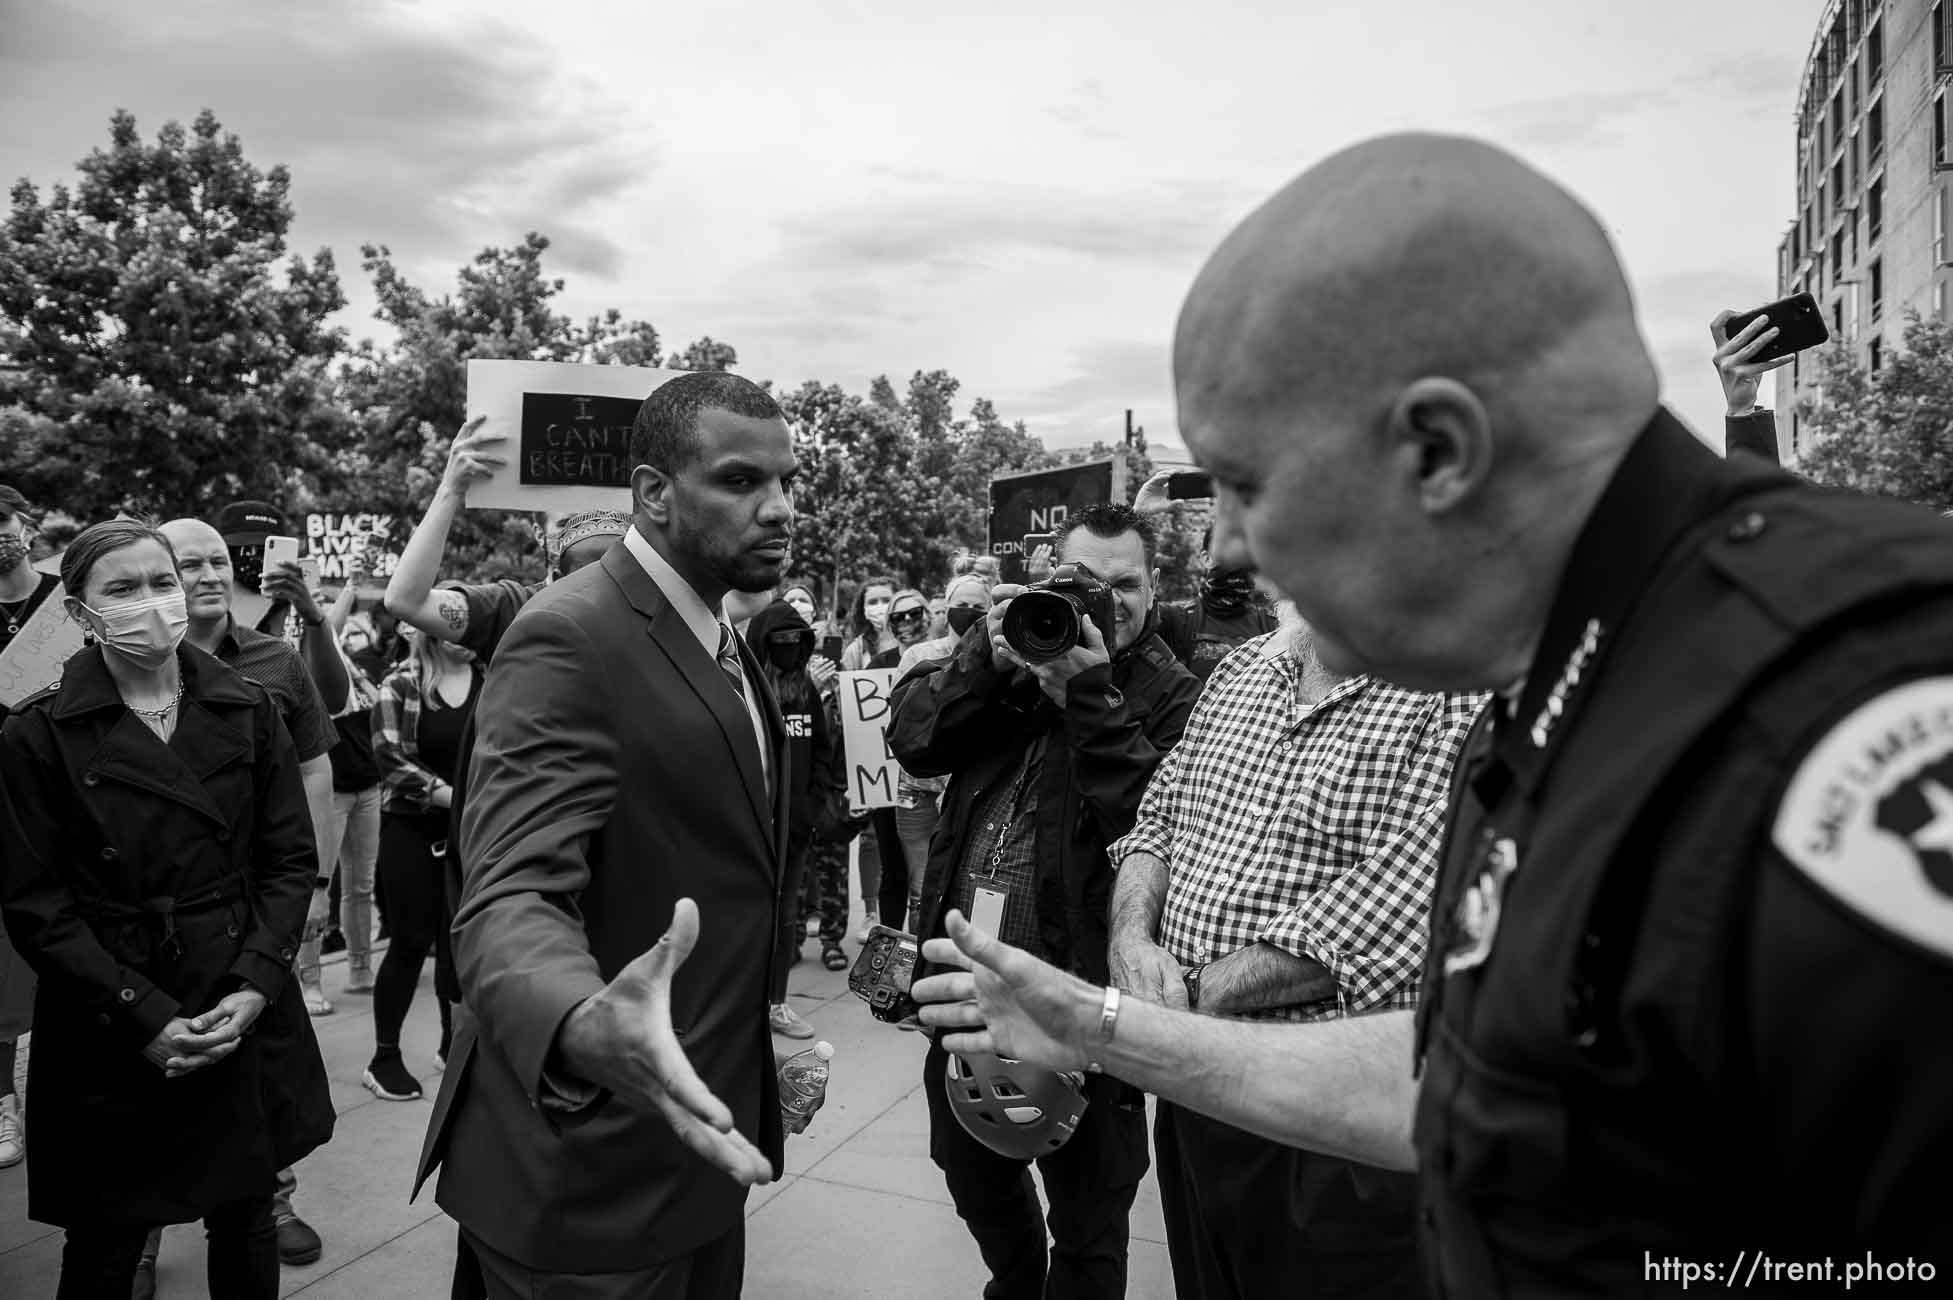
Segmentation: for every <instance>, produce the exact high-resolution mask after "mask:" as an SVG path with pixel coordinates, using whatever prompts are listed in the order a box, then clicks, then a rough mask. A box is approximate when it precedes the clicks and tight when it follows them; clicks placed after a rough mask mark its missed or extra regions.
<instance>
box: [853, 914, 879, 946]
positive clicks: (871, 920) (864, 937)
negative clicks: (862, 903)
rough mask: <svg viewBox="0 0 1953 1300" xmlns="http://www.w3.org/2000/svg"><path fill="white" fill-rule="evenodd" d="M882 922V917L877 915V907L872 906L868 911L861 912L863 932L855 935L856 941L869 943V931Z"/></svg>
mask: <svg viewBox="0 0 1953 1300" xmlns="http://www.w3.org/2000/svg"><path fill="white" fill-rule="evenodd" d="M881 923H882V919H881V917H879V916H877V915H875V909H874V908H872V907H871V908H869V909H868V910H867V911H866V912H863V913H862V914H861V933H860V934H857V935H856V936H855V937H854V941H855V942H856V943H867V942H868V932H869V931H870V930H872V929H874V928H875V927H876V926H878V925H880V924H881Z"/></svg>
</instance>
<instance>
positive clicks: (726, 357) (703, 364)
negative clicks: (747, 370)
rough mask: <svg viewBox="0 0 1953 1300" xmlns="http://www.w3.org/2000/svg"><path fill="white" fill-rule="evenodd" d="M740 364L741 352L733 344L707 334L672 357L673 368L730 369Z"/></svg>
mask: <svg viewBox="0 0 1953 1300" xmlns="http://www.w3.org/2000/svg"><path fill="white" fill-rule="evenodd" d="M738 364H739V353H737V352H735V351H734V350H733V347H732V344H730V343H721V342H719V341H718V340H717V339H715V338H713V337H712V336H711V335H710V334H707V335H706V336H705V337H704V338H702V339H700V340H699V341H698V342H696V343H694V344H692V345H691V346H690V347H688V348H686V349H685V350H684V351H683V352H680V353H679V354H678V355H677V356H675V357H673V358H672V359H671V362H670V365H671V368H672V369H673V370H730V369H732V368H733V367H734V366H736V365H738Z"/></svg>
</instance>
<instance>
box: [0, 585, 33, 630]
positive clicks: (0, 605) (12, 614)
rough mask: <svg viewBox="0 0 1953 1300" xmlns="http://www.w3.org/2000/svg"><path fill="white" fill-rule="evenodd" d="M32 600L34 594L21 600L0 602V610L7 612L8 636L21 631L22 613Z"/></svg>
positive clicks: (30, 593) (29, 594)
mask: <svg viewBox="0 0 1953 1300" xmlns="http://www.w3.org/2000/svg"><path fill="white" fill-rule="evenodd" d="M32 599H34V596H33V593H32V592H29V593H28V594H27V595H26V596H23V597H22V598H21V599H19V600H13V601H0V609H4V610H6V611H7V635H8V636H10V637H11V636H13V635H14V634H16V633H17V632H19V631H20V612H21V611H22V610H23V609H25V608H27V602H28V601H30V600H32Z"/></svg>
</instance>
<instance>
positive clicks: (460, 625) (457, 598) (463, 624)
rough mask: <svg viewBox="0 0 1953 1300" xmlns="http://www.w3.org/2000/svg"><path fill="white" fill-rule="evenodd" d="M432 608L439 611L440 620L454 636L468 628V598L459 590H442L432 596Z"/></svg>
mask: <svg viewBox="0 0 1953 1300" xmlns="http://www.w3.org/2000/svg"><path fill="white" fill-rule="evenodd" d="M434 608H435V609H436V610H438V611H440V615H441V621H442V622H444V623H446V624H447V625H448V627H449V629H450V630H451V631H453V633H454V634H455V635H456V636H460V635H461V634H462V633H463V632H466V631H467V630H468V598H467V597H466V596H464V595H462V594H461V593H460V592H458V591H444V592H442V593H441V594H440V595H438V596H436V597H435V598H434Z"/></svg>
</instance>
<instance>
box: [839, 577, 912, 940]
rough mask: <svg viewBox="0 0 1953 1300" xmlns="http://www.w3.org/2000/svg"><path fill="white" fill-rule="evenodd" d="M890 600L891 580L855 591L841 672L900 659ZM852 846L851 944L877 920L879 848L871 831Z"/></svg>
mask: <svg viewBox="0 0 1953 1300" xmlns="http://www.w3.org/2000/svg"><path fill="white" fill-rule="evenodd" d="M894 599H895V580H894V579H893V578H885V577H879V576H878V577H873V578H869V579H868V580H867V581H866V582H863V583H862V584H861V586H860V588H859V589H857V590H856V591H855V594H854V604H853V605H852V607H851V608H850V609H849V612H848V630H849V632H850V633H851V635H852V639H851V640H850V641H849V642H848V644H847V646H846V648H845V649H843V650H842V651H841V671H843V672H850V673H853V672H860V671H861V670H862V669H864V668H872V667H875V666H876V663H875V661H876V660H877V659H883V661H884V663H883V666H892V665H893V664H894V663H895V660H896V659H898V658H900V656H901V646H900V645H899V644H898V643H897V642H896V640H895V634H894V633H893V632H891V631H889V629H888V607H889V605H890V603H891V602H893V601H894ZM856 844H857V846H858V849H859V855H860V856H859V857H858V858H857V859H856V863H855V872H856V884H857V885H858V886H859V887H860V890H861V913H862V916H861V932H860V933H859V934H857V935H855V941H856V942H858V943H866V942H867V941H868V932H869V931H870V930H872V929H874V928H875V926H876V925H877V924H878V923H879V922H880V920H881V889H882V845H881V842H880V840H879V839H878V838H877V837H876V836H875V834H874V832H873V831H869V832H868V833H866V834H864V835H862V836H860V838H859V839H858V840H857V841H856ZM888 847H889V848H890V849H891V850H893V849H894V848H895V847H896V846H895V844H894V843H893V842H891V843H890V844H889V845H888Z"/></svg>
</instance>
